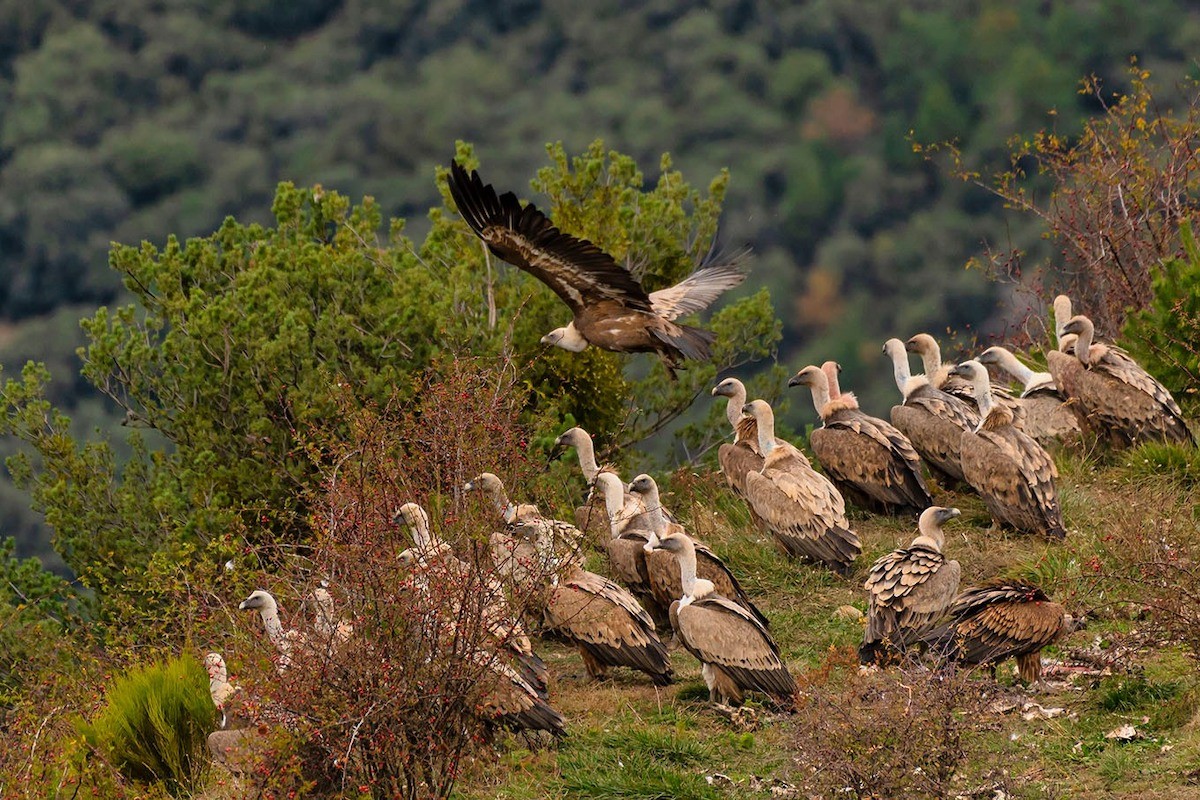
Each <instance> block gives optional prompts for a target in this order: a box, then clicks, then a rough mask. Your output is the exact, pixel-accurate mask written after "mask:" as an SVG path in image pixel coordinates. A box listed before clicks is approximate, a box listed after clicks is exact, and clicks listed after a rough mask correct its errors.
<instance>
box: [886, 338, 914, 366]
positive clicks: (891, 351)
mask: <svg viewBox="0 0 1200 800" xmlns="http://www.w3.org/2000/svg"><path fill="white" fill-rule="evenodd" d="M883 353H884V355H886V356H887V357H888V358H890V359H892V361H904V360H907V359H908V351H907V350H906V349H905V347H904V342H902V341H900V340H899V339H888V340H887V341H886V342H884V343H883Z"/></svg>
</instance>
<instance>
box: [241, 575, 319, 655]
mask: <svg viewBox="0 0 1200 800" xmlns="http://www.w3.org/2000/svg"><path fill="white" fill-rule="evenodd" d="M238 609H239V610H241V611H257V612H258V615H259V617H260V618H261V619H262V624H263V630H264V631H266V633H267V640H268V641H270V642H271V644H272V645H273V646H274V647H275V650H276V652H277V653H278V654H279V657H278V659H276V661H275V669H276V670H277V671H278V672H280V673H283V672H284V671H285V670H287V668H288V667H289V666H291V664H292V658H293V657H294V656H295V655H296V651H297V649H298V648H301V647H303V646H304V644H305V641H306V637H305V636H304V634H303V633H301V632H300V631H298V630H296V629H295V628H291V629H288V630H284V627H283V623H282V622H280V621H279V604H278V603H276V602H275V598H274V596H272V594H271V593H270V592H268V591H266V590H264V589H255V590H254V591H253V592H251V593H250V596H249V597H247V598H246V599H245V600H243V601H242V602H241V603H239V604H238Z"/></svg>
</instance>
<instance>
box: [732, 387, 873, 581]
mask: <svg viewBox="0 0 1200 800" xmlns="http://www.w3.org/2000/svg"><path fill="white" fill-rule="evenodd" d="M745 413H747V414H749V415H750V416H752V417H754V419H755V422H756V423H757V424H758V447H759V449H760V450H761V451H762V452H763V455H764V459H763V467H762V470H761V471H759V472H751V473H749V474H748V475H747V476H746V500H747V502H748V503H749V504H750V507H751V508H752V509H753V510H754V513H756V514H758V516H759V517H761V518H762V520H763V523H764V524H765V525H766V526H767V529H768V530H770V532H771V534H772V535H773V536H774V537H775V540H776V542H778V543H779V544H780V545H781V546H782V547H783V549H784V551H785V552H786V553H788V555H791V556H795V557H799V558H806V559H810V560H813V561H819V562H821V563H822V564H825V565H826V566H828V567H830V568H831V569H833V570H834V571H835V572H837V573H838V574H840V575H845V574H847V573H848V572H849V571H850V565H851V564H852V563H854V559H856V558H858V554H859V553H861V552H862V545H861V544H860V543H859V540H858V535H857V534H856V533H855V532H854V531H852V530H851V529H850V523H849V522H848V521H847V520H846V503H845V501H844V500H843V499H842V495H841V494H840V493H839V492H838V490H837V489H836V488H835V487H834V485H833V484H832V483H830V482H829V479H828V478H826V477H825V476H824V475H821V474H820V473H818V472H817V471H816V470H814V469H813V468H812V465H810V464H809V463H808V459H807V458H805V457H804V454H803V453H801V452H800V451H799V450H797V449H796V448H795V447H794V446H793V445H791V444H790V443H788V442H784V441H782V440H779V439H776V438H775V415H774V413H773V412H772V411H771V406H770V405H768V404H767V402H766V401H765V400H755V401H753V402H752V403H749V404H747V405H746V407H745Z"/></svg>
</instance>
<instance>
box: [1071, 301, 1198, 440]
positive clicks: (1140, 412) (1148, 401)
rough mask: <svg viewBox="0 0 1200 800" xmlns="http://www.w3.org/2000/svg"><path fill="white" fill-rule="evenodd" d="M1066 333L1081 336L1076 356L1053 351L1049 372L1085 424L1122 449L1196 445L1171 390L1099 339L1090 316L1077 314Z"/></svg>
mask: <svg viewBox="0 0 1200 800" xmlns="http://www.w3.org/2000/svg"><path fill="white" fill-rule="evenodd" d="M1063 333H1064V334H1065V335H1066V334H1076V335H1077V336H1078V337H1079V338H1078V339H1077V340H1076V341H1075V346H1074V348H1073V349H1074V356H1073V357H1072V356H1071V355H1068V354H1066V353H1050V354H1049V359H1050V372H1051V374H1053V375H1054V376H1055V380H1061V383H1060V386H1061V387H1062V389H1063V391H1064V392H1066V394H1067V395H1068V396H1069V397H1070V399H1071V403H1072V406H1071V407H1072V409H1073V410H1074V412H1075V414H1076V416H1077V417H1078V419H1079V423H1080V425H1081V426H1083V427H1085V428H1087V429H1089V430H1093V431H1095V432H1096V433H1097V434H1098V435H1099V436H1101V437H1103V438H1105V439H1107V440H1108V441H1109V442H1111V443H1112V444H1113V445H1115V446H1118V447H1124V446H1129V445H1134V444H1137V443H1138V442H1143V441H1164V442H1179V443H1181V444H1190V445H1193V446H1195V444H1196V440H1195V439H1194V438H1193V437H1192V433H1191V431H1189V430H1188V427H1187V423H1186V422H1184V419H1183V412H1182V411H1180V409H1179V405H1178V404H1177V403H1176V402H1175V398H1174V397H1172V396H1171V393H1170V392H1169V391H1167V389H1166V387H1164V386H1163V385H1162V384H1161V383H1159V382H1158V381H1157V380H1155V379H1154V377H1153V376H1151V375H1150V373H1148V372H1146V370H1144V369H1142V367H1141V366H1140V365H1139V364H1138V363H1137V362H1136V361H1134V360H1133V359H1132V358H1130V356H1129V354H1128V353H1126V352H1125V351H1124V350H1121V349H1120V348H1118V347H1114V346H1112V345H1107V344H1096V343H1094V338H1095V328H1094V327H1093V326H1092V321H1091V320H1090V319H1088V318H1087V317H1085V316H1083V315H1082V314H1077V315H1076V316H1074V317H1072V318H1071V320H1070V321H1069V322H1068V323H1067V324H1066V325H1064V326H1063ZM1073 359H1074V360H1075V361H1076V362H1077V363H1075V364H1072V363H1071V362H1072V360H1073ZM1060 376H1061V377H1060Z"/></svg>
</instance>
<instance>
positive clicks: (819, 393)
mask: <svg viewBox="0 0 1200 800" xmlns="http://www.w3.org/2000/svg"><path fill="white" fill-rule="evenodd" d="M827 363H828V364H833V366H832V367H831V368H830V369H828V370H827V369H825V368H822V369H818V368H817V367H814V366H808V367H805V368H804V369H802V370H800V371H799V372H798V373H796V375H795V376H793V377H792V379H791V380H790V381H788V386H807V387H809V389H810V390H811V391H812V398H813V406H814V407H815V408H816V410H817V414H818V415H819V416H820V417H821V421H822V422H823V423H824V426H823V427H821V428H817V429H816V430H814V431H813V432H812V433H811V434H810V435H809V437H808V441H809V444H811V445H812V449H813V453H815V454H816V456H817V461H818V462H820V464H821V468H822V469H823V470H825V474H826V475H828V476H829V478H830V480H832V481H833V485H834V486H836V487H837V488H838V490H839V491H840V492H841V493H842V496H843V497H844V498H846V499H847V500H849V501H850V502H852V503H855V504H857V505H860V506H863V507H864V508H869V509H871V510H874V511H879V512H881V513H884V514H919V513H921V511H922V510H923V509H925V508H928V507H929V506H931V505H933V498H932V497H931V496H930V494H929V489H927V488H926V486H925V478H924V477H923V476H922V475H921V457H920V456H919V455H917V451H916V450H914V449H913V446H912V443H911V442H910V441H908V437H907V436H905V435H904V434H903V433H901V432H900V431H898V430H896V428H894V427H893V426H892V425H890V424H889V423H887V422H884V421H883V420H881V419H877V418H876V417H872V416H869V415H868V414H864V413H863V412H862V411H861V410H859V407H858V399H857V398H856V397H855V396H854V395H853V394H850V393H847V394H839V396H838V397H837V398H831V396H830V390H829V374H830V371H831V370H832V372H833V374H834V375H836V374H837V371H836V366H837V365H836V364H835V363H834V362H827Z"/></svg>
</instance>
